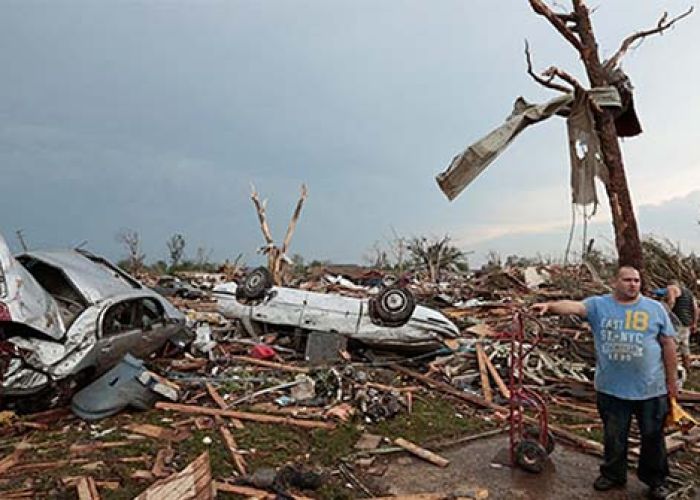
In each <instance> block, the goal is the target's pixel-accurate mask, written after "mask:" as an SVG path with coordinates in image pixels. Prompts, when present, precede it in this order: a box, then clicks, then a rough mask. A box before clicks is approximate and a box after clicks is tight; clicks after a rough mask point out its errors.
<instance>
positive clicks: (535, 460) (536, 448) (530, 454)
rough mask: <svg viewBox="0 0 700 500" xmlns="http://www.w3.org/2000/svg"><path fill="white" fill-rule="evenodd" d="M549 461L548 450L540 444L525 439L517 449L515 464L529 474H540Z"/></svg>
mask: <svg viewBox="0 0 700 500" xmlns="http://www.w3.org/2000/svg"><path fill="white" fill-rule="evenodd" d="M546 461H547V450H545V449H544V446H542V445H541V444H540V443H539V442H537V441H533V440H531V439H523V440H522V441H520V442H519V443H518V444H517V446H516V447H515V463H517V464H518V466H520V468H521V469H523V470H526V471H527V472H533V473H535V474H539V473H540V472H542V470H543V469H544V464H545V462H546Z"/></svg>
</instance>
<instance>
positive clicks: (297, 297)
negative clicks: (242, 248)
mask: <svg viewBox="0 0 700 500" xmlns="http://www.w3.org/2000/svg"><path fill="white" fill-rule="evenodd" d="M214 296H215V297H216V298H217V302H218V309H219V312H220V313H221V314H223V315H224V316H225V317H227V318H229V319H238V320H240V321H241V323H242V324H243V326H244V327H245V328H246V330H247V331H248V332H249V333H250V334H251V335H257V334H259V333H260V331H261V328H259V327H260V326H261V325H274V327H275V328H277V329H280V330H285V329H292V330H295V329H296V330H305V331H309V332H313V331H322V332H328V333H335V334H337V335H342V336H345V337H346V338H348V339H353V340H356V341H359V342H361V343H363V344H365V345H367V346H370V347H375V348H380V349H411V350H427V349H435V348H439V347H441V346H443V345H444V343H443V342H444V340H445V339H450V338H455V337H456V336H457V335H458V334H459V329H458V328H457V327H456V326H455V325H454V323H452V322H451V321H450V320H449V319H447V318H446V317H445V316H444V315H443V314H442V313H440V312H438V311H435V310H434V309H430V308H428V307H424V306H421V305H416V303H415V299H414V297H413V295H412V294H411V292H410V291H409V290H407V289H405V288H400V287H388V288H385V289H384V290H382V291H381V292H380V293H379V294H378V295H377V296H375V297H372V298H370V299H359V298H355V297H344V296H340V295H331V294H324V293H318V292H309V291H305V290H298V289H293V288H285V287H278V286H271V279H270V276H269V273H268V272H267V269H265V268H258V269H256V270H255V271H253V272H252V273H251V274H249V275H248V276H247V277H246V278H245V280H244V281H243V282H242V283H241V284H240V285H237V284H236V283H232V282H231V283H223V284H221V285H218V286H217V287H215V288H214Z"/></svg>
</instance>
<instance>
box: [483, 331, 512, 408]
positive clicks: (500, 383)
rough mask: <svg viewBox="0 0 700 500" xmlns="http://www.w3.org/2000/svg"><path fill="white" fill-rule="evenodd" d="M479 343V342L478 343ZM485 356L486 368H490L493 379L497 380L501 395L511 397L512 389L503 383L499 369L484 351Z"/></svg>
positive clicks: (506, 397)
mask: <svg viewBox="0 0 700 500" xmlns="http://www.w3.org/2000/svg"><path fill="white" fill-rule="evenodd" d="M477 345H479V344H477ZM483 358H484V363H486V368H488V369H489V373H490V374H491V376H492V377H493V380H494V381H495V382H496V387H498V392H500V393H501V396H503V397H504V398H505V399H510V391H509V390H508V387H507V386H506V384H505V383H503V379H502V378H501V376H500V375H499V373H498V370H496V367H495V366H493V363H492V362H491V360H490V359H489V357H488V356H487V355H486V353H484V355H483Z"/></svg>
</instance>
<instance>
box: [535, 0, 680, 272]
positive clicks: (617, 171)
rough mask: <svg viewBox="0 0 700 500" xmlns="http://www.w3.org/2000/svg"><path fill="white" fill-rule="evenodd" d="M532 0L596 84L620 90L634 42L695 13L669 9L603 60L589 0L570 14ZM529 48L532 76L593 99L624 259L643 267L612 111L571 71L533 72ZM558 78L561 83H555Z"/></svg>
mask: <svg viewBox="0 0 700 500" xmlns="http://www.w3.org/2000/svg"><path fill="white" fill-rule="evenodd" d="M528 1H529V2H530V6H531V7H532V9H533V10H534V11H535V12H536V13H537V14H539V15H541V16H543V17H545V18H546V19H547V20H548V21H549V23H550V24H551V25H552V26H553V27H554V29H556V30H557V31H558V32H559V33H560V34H561V35H562V36H563V37H564V38H565V39H566V40H567V41H568V42H569V43H570V44H571V45H572V46H573V47H574V49H575V50H576V51H577V52H578V53H579V55H580V57H581V61H582V62H583V65H584V67H585V69H586V74H587V75H588V80H589V83H590V86H591V87H604V86H607V85H612V84H615V83H618V90H619V84H620V82H619V81H616V74H619V73H620V72H619V71H617V70H618V69H619V65H620V61H621V60H622V58H623V56H624V55H625V54H626V53H627V51H628V50H629V49H630V48H631V47H632V45H633V44H634V43H641V42H642V41H643V40H644V39H645V38H646V37H647V36H649V35H654V34H659V33H663V32H664V31H666V30H667V29H669V28H671V27H672V26H673V25H674V24H675V23H676V22H677V21H679V20H681V19H683V18H684V17H686V16H688V15H689V14H690V13H691V12H692V11H693V8H692V7H691V8H690V9H688V10H687V11H686V12H685V13H683V14H681V15H679V16H677V17H674V18H672V19H669V17H668V14H667V13H664V14H663V15H662V16H661V18H660V19H659V21H658V22H657V24H656V26H655V27H653V28H651V29H648V30H643V31H638V32H636V33H633V34H632V35H630V36H628V37H627V38H625V39H624V40H623V42H622V44H621V45H620V48H619V49H618V50H617V52H616V53H615V54H614V55H613V56H612V57H611V58H610V59H608V60H607V61H604V62H601V60H600V56H599V54H598V42H597V40H596V37H595V34H594V32H593V25H592V23H591V19H590V11H589V9H588V7H587V6H586V3H585V1H584V0H572V5H573V10H572V11H571V12H568V13H555V12H553V11H552V9H551V8H550V7H549V6H548V5H547V4H546V3H545V2H544V0H528ZM525 51H526V57H527V66H528V74H529V75H530V76H532V77H533V78H534V79H535V80H536V81H537V82H538V83H540V84H541V85H543V86H545V87H548V88H551V89H553V90H557V91H561V92H572V93H578V94H579V95H583V96H586V99H588V101H589V106H590V109H591V111H592V112H593V116H594V119H595V128H596V135H597V136H598V140H599V142H600V151H601V153H602V157H603V162H604V163H605V165H606V166H607V173H608V182H606V183H605V189H606V193H607V195H608V200H609V202H610V211H611V213H612V219H613V227H614V230H615V244H616V247H617V252H618V259H619V263H620V264H627V265H632V266H635V267H636V268H637V269H642V265H643V257H642V246H641V242H640V239H639V231H638V229H637V220H636V218H635V215H634V210H633V207H632V201H631V199H630V194H629V189H628V186H627V177H626V175H625V169H624V164H623V161H622V152H621V150H620V144H619V140H618V134H617V131H616V128H615V115H614V114H613V111H612V110H611V109H608V108H603V107H600V106H597V105H595V103H593V102H592V101H590V98H589V97H588V93H587V91H586V89H585V88H584V86H583V84H581V83H580V82H578V81H577V80H576V78H574V77H573V76H572V75H571V74H569V73H567V72H566V71H563V70H561V69H559V68H557V67H555V66H551V67H550V68H549V69H547V70H545V71H544V72H543V73H542V74H541V75H536V74H535V72H534V71H533V70H532V61H531V59H530V52H529V48H528V47H527V46H526V49H525ZM557 79H558V80H560V81H561V82H562V83H555V80H557ZM622 93H623V92H621V94H622ZM621 97H622V98H623V99H622V100H623V106H624V105H625V97H627V99H628V102H627V105H630V104H631V92H629V91H628V92H627V96H624V95H621Z"/></svg>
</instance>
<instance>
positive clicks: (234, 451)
mask: <svg viewBox="0 0 700 500" xmlns="http://www.w3.org/2000/svg"><path fill="white" fill-rule="evenodd" d="M219 432H221V437H223V438H224V444H225V445H226V448H228V451H229V453H230V454H231V458H232V459H233V463H234V464H235V465H236V469H238V471H239V472H240V473H241V474H244V475H245V474H247V473H248V471H247V464H246V461H245V458H244V457H243V455H242V454H241V453H240V452H239V451H238V445H237V444H236V440H235V439H233V434H231V431H230V430H229V429H228V428H227V427H224V426H223V425H222V426H221V427H219Z"/></svg>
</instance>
